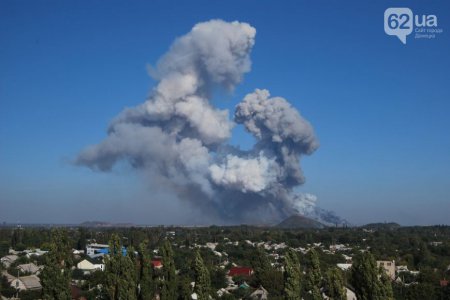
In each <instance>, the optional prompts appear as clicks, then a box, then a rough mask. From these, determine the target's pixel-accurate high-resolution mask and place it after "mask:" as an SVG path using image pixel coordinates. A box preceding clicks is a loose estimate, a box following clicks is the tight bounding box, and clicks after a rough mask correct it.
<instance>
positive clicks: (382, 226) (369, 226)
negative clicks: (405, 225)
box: [361, 222, 402, 230]
mask: <svg viewBox="0 0 450 300" xmlns="http://www.w3.org/2000/svg"><path fill="white" fill-rule="evenodd" d="M361 227H362V228H366V229H374V230H377V229H390V230H393V229H398V228H400V227H402V226H401V225H400V224H398V223H395V222H389V223H370V224H366V225H363V226H361Z"/></svg>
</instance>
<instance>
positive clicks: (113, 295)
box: [105, 234, 137, 300]
mask: <svg viewBox="0 0 450 300" xmlns="http://www.w3.org/2000/svg"><path fill="white" fill-rule="evenodd" d="M132 256H133V250H132V249H128V251H127V255H126V256H124V255H123V251H122V244H121V242H120V238H119V236H118V235H117V234H113V235H112V237H111V240H110V242H109V254H108V256H106V261H105V289H106V293H107V294H108V297H109V299H112V300H125V299H126V300H135V299H137V297H136V272H135V263H134V261H133V258H132Z"/></svg>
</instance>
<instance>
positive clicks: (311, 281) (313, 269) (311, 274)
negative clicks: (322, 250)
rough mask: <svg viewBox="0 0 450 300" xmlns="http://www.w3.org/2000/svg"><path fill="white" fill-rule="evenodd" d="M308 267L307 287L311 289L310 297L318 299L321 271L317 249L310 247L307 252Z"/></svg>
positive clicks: (319, 295)
mask: <svg viewBox="0 0 450 300" xmlns="http://www.w3.org/2000/svg"><path fill="white" fill-rule="evenodd" d="M308 258H309V268H308V272H307V280H306V283H307V288H308V289H309V290H310V291H311V296H312V299H314V300H320V299H322V295H321V293H320V287H321V283H322V273H321V272H320V262H319V255H318V254H317V251H316V250H315V249H314V248H312V249H311V250H310V251H309V252H308Z"/></svg>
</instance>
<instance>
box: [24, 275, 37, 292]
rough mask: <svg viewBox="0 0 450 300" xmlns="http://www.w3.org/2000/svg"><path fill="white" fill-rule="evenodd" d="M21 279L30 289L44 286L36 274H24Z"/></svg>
mask: <svg viewBox="0 0 450 300" xmlns="http://www.w3.org/2000/svg"><path fill="white" fill-rule="evenodd" d="M19 280H20V281H22V282H23V284H24V285H25V286H26V288H27V289H29V290H33V289H40V288H42V286H41V281H40V280H39V277H37V276H36V275H30V276H22V277H19Z"/></svg>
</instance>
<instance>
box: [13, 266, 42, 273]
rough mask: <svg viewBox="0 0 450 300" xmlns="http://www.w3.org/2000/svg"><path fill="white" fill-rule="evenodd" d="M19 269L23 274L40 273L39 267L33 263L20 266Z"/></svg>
mask: <svg viewBox="0 0 450 300" xmlns="http://www.w3.org/2000/svg"><path fill="white" fill-rule="evenodd" d="M17 268H18V269H20V270H22V271H23V272H29V273H32V274H34V273H36V272H37V271H39V267H38V266H36V265H35V264H33V263H29V264H22V265H18V266H17Z"/></svg>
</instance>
